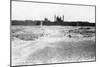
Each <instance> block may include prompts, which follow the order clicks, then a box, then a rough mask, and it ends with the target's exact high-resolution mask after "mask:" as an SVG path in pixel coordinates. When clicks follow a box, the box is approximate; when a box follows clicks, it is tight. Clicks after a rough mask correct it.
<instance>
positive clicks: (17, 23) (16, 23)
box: [11, 20, 95, 26]
mask: <svg viewBox="0 0 100 67" xmlns="http://www.w3.org/2000/svg"><path fill="white" fill-rule="evenodd" d="M41 22H43V25H47V26H51V25H56V26H57V25H62V26H95V23H89V22H81V21H80V22H79V21H77V22H67V21H66V22H50V21H48V22H46V21H31V20H25V21H17V20H13V21H12V22H11V25H40V24H41Z"/></svg>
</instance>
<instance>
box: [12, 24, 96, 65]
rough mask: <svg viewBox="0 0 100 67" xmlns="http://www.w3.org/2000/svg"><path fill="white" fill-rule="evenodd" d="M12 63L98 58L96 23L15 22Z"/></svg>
mask: <svg viewBox="0 0 100 67" xmlns="http://www.w3.org/2000/svg"><path fill="white" fill-rule="evenodd" d="M11 39H12V42H11V43H12V65H13V66H14V65H34V64H46V63H62V62H79V61H95V52H96V51H95V50H96V44H95V27H85V26H84V27H74V26H43V27H40V26H12V28H11Z"/></svg>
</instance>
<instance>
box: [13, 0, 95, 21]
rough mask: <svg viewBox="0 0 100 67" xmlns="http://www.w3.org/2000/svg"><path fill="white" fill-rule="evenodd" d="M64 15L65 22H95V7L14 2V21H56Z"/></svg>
mask: <svg viewBox="0 0 100 67" xmlns="http://www.w3.org/2000/svg"><path fill="white" fill-rule="evenodd" d="M54 15H58V16H62V15H64V20H65V21H89V22H95V7H91V6H75V5H59V4H46V3H30V2H16V1H12V20H43V19H44V18H45V17H47V18H48V19H49V20H51V21H53V20H54Z"/></svg>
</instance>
